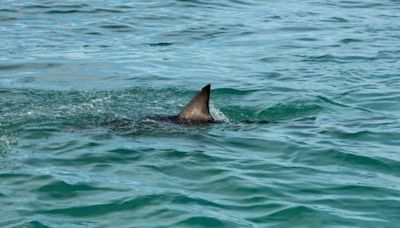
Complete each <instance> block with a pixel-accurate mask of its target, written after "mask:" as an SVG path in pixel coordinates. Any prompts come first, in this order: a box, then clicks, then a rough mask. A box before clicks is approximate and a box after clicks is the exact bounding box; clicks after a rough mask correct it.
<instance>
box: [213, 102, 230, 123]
mask: <svg viewBox="0 0 400 228" xmlns="http://www.w3.org/2000/svg"><path fill="white" fill-rule="evenodd" d="M210 112H211V115H212V117H214V119H215V120H217V121H222V122H230V120H229V118H228V117H227V116H225V114H224V113H223V112H222V111H221V110H219V109H218V108H216V107H215V106H214V105H212V104H210Z"/></svg>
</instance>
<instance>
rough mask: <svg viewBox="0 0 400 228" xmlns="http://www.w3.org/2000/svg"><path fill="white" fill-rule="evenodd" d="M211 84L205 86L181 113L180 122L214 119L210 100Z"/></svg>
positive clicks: (210, 120) (178, 119)
mask: <svg viewBox="0 0 400 228" xmlns="http://www.w3.org/2000/svg"><path fill="white" fill-rule="evenodd" d="M210 89H211V84H208V85H206V86H204V87H203V88H202V89H201V91H200V92H198V93H197V94H196V95H195V96H194V97H193V98H192V100H191V101H190V102H189V103H188V104H187V105H186V106H185V108H184V109H183V110H182V111H181V113H180V114H179V116H178V118H177V121H178V122H180V123H209V122H212V121H213V118H212V116H211V115H210V110H209V106H208V102H209V100H210Z"/></svg>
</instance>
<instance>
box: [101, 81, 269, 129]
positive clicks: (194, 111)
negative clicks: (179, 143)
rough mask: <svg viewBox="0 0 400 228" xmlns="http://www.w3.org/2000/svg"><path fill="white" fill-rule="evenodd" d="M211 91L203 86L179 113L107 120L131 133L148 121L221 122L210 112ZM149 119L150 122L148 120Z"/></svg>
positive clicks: (262, 121) (253, 121)
mask: <svg viewBox="0 0 400 228" xmlns="http://www.w3.org/2000/svg"><path fill="white" fill-rule="evenodd" d="M210 93H211V84H208V85H206V86H204V87H203V88H202V89H201V90H200V91H199V92H197V94H196V95H194V97H193V98H192V99H191V100H190V101H189V103H187V104H186V106H185V107H184V108H183V109H182V111H181V112H180V113H179V115H161V116H160V115H156V116H147V117H145V118H143V119H141V120H138V121H134V120H132V119H127V118H122V119H120V118H118V119H113V120H112V121H108V124H111V125H112V126H111V128H112V129H114V130H115V131H118V132H126V133H128V134H129V133H132V132H136V131H137V130H140V129H146V128H147V127H146V126H149V125H148V124H149V123H162V122H167V123H172V124H178V125H208V124H222V123H225V121H222V120H218V119H215V118H213V116H212V115H211V114H210V108H209V101H210ZM149 121H150V122H149ZM239 122H240V123H245V124H246V123H247V124H268V123H275V122H273V121H269V120H240V121H239Z"/></svg>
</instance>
